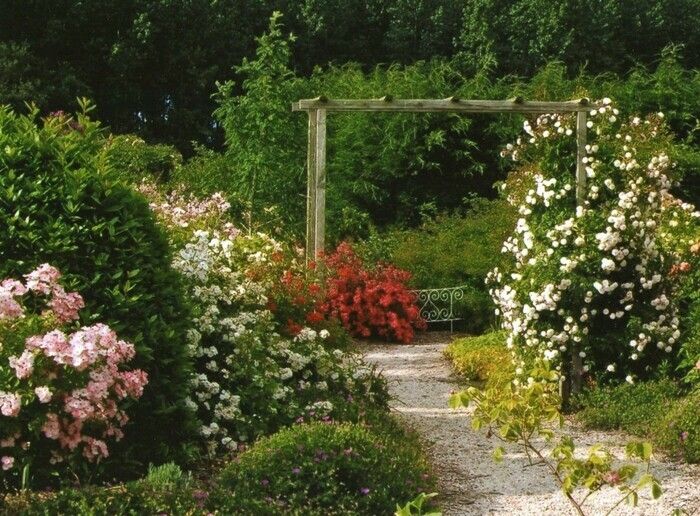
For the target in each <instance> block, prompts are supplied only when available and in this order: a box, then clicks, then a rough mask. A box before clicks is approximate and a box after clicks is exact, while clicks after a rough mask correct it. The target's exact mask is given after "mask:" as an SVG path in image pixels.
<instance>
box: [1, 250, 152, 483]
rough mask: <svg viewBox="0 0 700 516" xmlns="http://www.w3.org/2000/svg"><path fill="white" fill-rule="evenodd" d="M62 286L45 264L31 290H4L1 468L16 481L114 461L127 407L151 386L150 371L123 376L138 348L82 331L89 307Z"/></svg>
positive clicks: (8, 286)
mask: <svg viewBox="0 0 700 516" xmlns="http://www.w3.org/2000/svg"><path fill="white" fill-rule="evenodd" d="M60 278H61V274H60V272H59V271H58V270H57V269H56V268H55V267H52V266H50V265H48V264H44V265H41V266H39V267H38V268H37V269H36V270H34V271H32V272H30V273H29V274H27V275H25V277H24V282H22V281H19V280H16V279H6V280H4V281H2V283H0V343H1V346H2V347H1V348H0V362H2V361H5V360H6V361H7V362H6V363H7V365H8V366H9V367H1V368H0V414H1V416H0V467H2V470H3V471H7V472H9V473H12V472H13V471H16V470H17V469H18V465H20V464H22V465H33V466H36V467H41V468H46V464H45V462H49V463H50V464H56V463H58V462H62V461H64V460H68V459H71V460H76V459H78V458H82V459H84V460H87V461H89V462H98V461H100V460H101V459H104V458H106V457H108V456H109V447H108V442H109V441H111V440H114V441H118V440H120V439H121V438H122V437H123V435H124V433H123V427H124V425H125V424H126V423H127V422H128V420H129V418H128V416H127V414H126V412H125V411H124V404H125V402H126V400H127V399H132V400H136V399H138V398H140V397H141V395H142V394H143V389H144V386H145V385H146V384H147V383H148V378H147V374H146V373H145V372H144V371H141V370H138V369H136V370H131V371H126V370H123V366H124V365H125V364H126V363H128V362H129V361H130V360H131V359H133V357H134V354H135V351H134V346H133V344H130V343H128V342H125V341H123V340H120V339H119V338H118V337H117V335H116V333H115V332H114V331H112V330H111V329H110V328H109V326H107V325H104V324H99V323H98V324H94V325H92V326H85V327H82V328H78V329H75V321H77V320H78V318H79V311H80V310H81V309H82V308H83V306H84V303H83V299H82V297H81V296H80V294H78V293H77V292H66V291H65V289H64V288H63V287H62V286H61V285H60V283H59V280H60Z"/></svg>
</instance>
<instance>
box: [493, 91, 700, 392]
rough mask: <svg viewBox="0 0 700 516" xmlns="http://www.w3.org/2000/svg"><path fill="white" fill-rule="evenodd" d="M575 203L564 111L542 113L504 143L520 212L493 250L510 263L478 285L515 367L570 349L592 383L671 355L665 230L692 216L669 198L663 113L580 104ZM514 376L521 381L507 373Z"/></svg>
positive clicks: (644, 368) (675, 324) (644, 371)
mask: <svg viewBox="0 0 700 516" xmlns="http://www.w3.org/2000/svg"><path fill="white" fill-rule="evenodd" d="M588 120H589V121H588V145H587V146H586V156H585V158H584V162H585V170H586V175H587V187H586V197H585V202H584V203H583V205H581V206H577V202H576V184H575V170H576V138H575V131H574V129H575V115H542V116H539V117H538V118H537V119H536V121H535V122H534V123H533V124H532V125H531V124H530V123H528V122H525V124H524V129H525V132H526V133H527V135H526V136H524V137H522V138H519V139H518V140H517V142H516V143H515V144H512V145H508V146H507V147H506V149H505V150H504V151H503V155H504V156H508V157H510V158H511V159H513V160H515V161H516V162H517V163H518V168H517V170H516V171H515V172H513V173H512V174H511V177H510V178H509V179H508V181H507V182H506V183H505V184H504V185H503V190H504V192H505V194H506V196H507V199H508V201H509V202H510V203H512V204H513V205H514V206H515V207H516V208H517V209H518V211H519V214H520V218H519V219H518V221H517V225H516V228H515V231H514V233H513V235H512V236H511V237H510V238H508V239H507V240H506V242H505V243H504V246H503V252H506V253H509V254H511V255H512V257H513V262H512V265H513V266H512V269H511V270H508V271H501V270H497V269H496V270H494V271H492V272H491V273H490V275H489V277H488V279H487V282H488V283H489V285H490V293H491V295H492V297H493V299H494V301H495V303H496V305H497V314H499V315H500V317H501V324H502V326H503V328H504V329H505V330H506V331H507V332H508V347H509V348H510V349H512V350H513V352H514V355H515V356H516V360H517V362H518V363H517V366H518V372H520V373H522V374H523V376H524V377H526V376H527V370H528V364H532V362H533V360H537V359H545V360H546V361H547V362H549V363H552V364H554V366H555V369H557V370H559V371H561V366H562V364H568V363H569V362H570V360H571V355H572V353H578V354H579V355H580V357H581V358H582V361H583V368H584V371H588V372H590V374H591V375H592V376H595V377H596V378H598V379H608V380H610V379H613V378H618V379H626V380H627V381H628V382H634V381H635V380H636V379H637V378H643V377H648V376H650V375H651V374H652V373H653V371H654V369H655V368H656V367H657V366H658V365H659V364H660V363H662V362H663V361H668V360H670V359H672V358H673V357H674V356H675V355H676V354H677V352H678V343H679V341H680V336H681V328H680V325H679V316H678V311H677V305H676V300H675V295H674V294H675V291H676V289H677V277H676V276H675V275H673V274H670V273H671V271H672V270H674V269H673V268H674V266H678V262H679V257H678V256H677V255H676V254H675V253H674V252H673V251H672V250H671V249H669V247H668V246H665V245H664V241H665V240H667V239H668V234H667V233H668V230H671V231H673V230H674V224H671V226H669V225H668V224H667V222H666V221H669V220H671V221H675V226H678V225H685V226H687V225H691V224H695V223H696V221H697V217H698V213H697V212H695V211H694V207H692V206H690V205H688V204H684V203H682V202H680V201H678V200H677V199H676V198H674V197H673V195H672V194H671V188H672V186H673V181H674V163H673V161H672V159H671V158H670V157H669V155H668V154H667V149H668V148H669V147H670V146H669V145H668V143H669V141H670V140H669V138H670V136H669V134H668V132H667V130H666V128H665V126H664V122H663V114H661V113H658V114H654V115H651V116H648V117H646V118H645V119H640V118H639V117H633V118H630V119H629V120H626V121H625V120H623V119H622V116H621V115H620V113H619V112H618V110H617V109H616V108H614V107H613V106H612V104H611V102H610V100H609V99H603V101H602V102H600V103H598V104H597V106H596V107H595V108H593V109H591V111H590V114H589V117H588ZM516 381H520V380H516Z"/></svg>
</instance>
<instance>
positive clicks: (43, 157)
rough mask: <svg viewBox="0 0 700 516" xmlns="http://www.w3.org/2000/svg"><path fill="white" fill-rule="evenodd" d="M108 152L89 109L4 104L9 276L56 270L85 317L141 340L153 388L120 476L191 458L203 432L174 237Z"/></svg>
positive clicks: (136, 420)
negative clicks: (198, 430)
mask: <svg viewBox="0 0 700 516" xmlns="http://www.w3.org/2000/svg"><path fill="white" fill-rule="evenodd" d="M83 108H84V111H87V110H88V108H89V106H87V105H83ZM103 146H104V137H103V133H102V131H101V129H100V128H99V125H98V124H97V123H95V122H92V121H90V120H89V118H88V117H87V115H86V114H85V113H83V114H80V115H78V116H77V117H75V118H73V117H69V116H67V115H65V114H62V113H57V114H54V115H52V116H50V117H47V118H46V119H43V120H41V121H39V120H37V117H36V114H31V115H30V116H20V115H17V114H14V113H13V112H12V111H11V110H10V109H9V108H6V107H4V108H3V107H0V278H4V277H20V276H21V274H23V273H25V272H27V271H29V270H32V269H33V268H34V267H36V266H37V265H39V264H41V263H45V262H48V263H51V264H52V265H54V266H56V267H57V268H58V269H60V270H61V271H62V272H63V274H64V283H65V285H66V288H67V289H68V290H75V291H78V292H80V293H81V294H82V295H83V297H84V299H85V303H86V307H85V310H84V311H83V320H82V321H81V322H83V323H84V324H89V323H93V322H95V321H100V322H104V323H106V324H109V326H111V327H112V328H113V329H114V330H115V331H116V332H117V334H118V335H119V336H120V337H122V338H124V339H126V340H128V341H130V342H133V343H134V344H135V346H136V358H135V359H134V361H133V362H132V366H133V367H135V368H140V369H144V370H146V371H147V372H148V375H149V383H148V386H147V387H146V390H145V392H144V395H143V397H142V398H141V400H140V401H139V402H138V403H137V404H135V405H134V406H133V407H132V408H131V409H130V410H129V411H128V412H129V415H130V417H131V424H130V425H129V426H127V428H126V437H125V439H124V440H123V441H122V442H121V443H120V444H119V445H118V446H115V448H114V450H112V455H113V457H114V456H116V457H118V460H119V461H120V466H119V471H120V472H126V471H129V472H132V471H134V470H135V469H139V465H141V466H142V465H143V464H148V463H149V462H155V463H159V462H160V463H162V462H165V461H167V460H170V459H176V460H179V459H181V458H183V452H184V449H183V443H184V442H186V441H187V439H188V438H189V437H190V435H191V432H192V431H193V429H194V428H195V427H194V423H193V417H192V416H191V414H190V412H189V411H188V410H187V409H186V407H185V404H184V400H185V398H186V396H187V388H188V375H189V369H190V365H189V358H188V355H187V351H186V344H185V333H186V329H187V328H186V325H187V307H186V304H185V303H184V301H183V299H184V298H183V295H182V292H181V287H180V283H179V276H178V275H177V274H176V273H175V272H174V271H173V270H172V269H171V267H170V260H171V255H170V251H169V247H168V244H167V239H166V237H165V236H164V234H163V233H162V231H161V230H160V229H159V228H158V227H157V226H156V222H155V219H154V217H153V214H152V213H151V211H150V209H149V207H148V204H147V203H146V201H145V199H143V198H142V197H141V196H140V195H138V194H136V193H135V192H133V191H132V190H131V189H129V188H128V187H126V186H124V185H122V184H121V183H120V182H119V181H118V180H117V179H116V178H115V177H114V176H115V174H113V172H112V171H111V169H110V166H109V164H108V160H106V159H105V157H104V154H103V153H102V149H103ZM127 464H129V467H127ZM131 466H133V467H131Z"/></svg>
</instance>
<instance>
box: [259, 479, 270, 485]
mask: <svg viewBox="0 0 700 516" xmlns="http://www.w3.org/2000/svg"><path fill="white" fill-rule="evenodd" d="M260 483H261V484H262V485H264V486H268V485H270V481H269V480H268V479H266V478H263V479H262V480H261V481H260Z"/></svg>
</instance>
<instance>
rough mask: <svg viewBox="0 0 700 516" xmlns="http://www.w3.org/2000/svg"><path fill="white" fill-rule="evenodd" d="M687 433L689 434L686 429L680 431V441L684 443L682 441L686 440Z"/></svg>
mask: <svg viewBox="0 0 700 516" xmlns="http://www.w3.org/2000/svg"><path fill="white" fill-rule="evenodd" d="M688 435H689V434H688V432H686V431H683V432H681V436H680V437H681V442H682V443H684V442H686V441H687V440H688Z"/></svg>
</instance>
